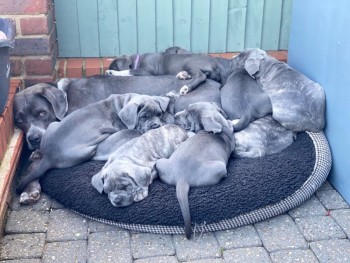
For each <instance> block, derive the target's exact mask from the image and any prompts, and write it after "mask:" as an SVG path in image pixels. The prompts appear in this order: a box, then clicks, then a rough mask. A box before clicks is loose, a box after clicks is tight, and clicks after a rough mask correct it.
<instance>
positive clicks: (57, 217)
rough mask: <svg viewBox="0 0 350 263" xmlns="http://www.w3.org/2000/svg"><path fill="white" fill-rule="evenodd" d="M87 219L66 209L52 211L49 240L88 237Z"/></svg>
mask: <svg viewBox="0 0 350 263" xmlns="http://www.w3.org/2000/svg"><path fill="white" fill-rule="evenodd" d="M87 225H88V222H87V219H85V218H83V217H81V216H79V215H77V214H74V213H73V212H70V211H68V210H66V209H58V210H53V211H51V213H50V217H49V225H48V229H47V241H48V242H54V241H66V240H81V239H86V238H87V235H88V233H87Z"/></svg>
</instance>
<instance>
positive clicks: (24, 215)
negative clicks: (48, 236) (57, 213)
mask: <svg viewBox="0 0 350 263" xmlns="http://www.w3.org/2000/svg"><path fill="white" fill-rule="evenodd" d="M48 219H49V212H48V211H34V210H20V211H11V212H10V214H9V217H8V219H7V222H6V226H5V233H6V234H13V233H38V232H46V230H47V222H48Z"/></svg>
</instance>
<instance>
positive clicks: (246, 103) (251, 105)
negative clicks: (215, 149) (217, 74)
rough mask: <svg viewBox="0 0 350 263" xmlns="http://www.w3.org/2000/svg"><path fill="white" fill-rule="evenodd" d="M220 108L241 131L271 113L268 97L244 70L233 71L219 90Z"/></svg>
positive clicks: (236, 128) (236, 130) (237, 129)
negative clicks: (234, 121)
mask: <svg viewBox="0 0 350 263" xmlns="http://www.w3.org/2000/svg"><path fill="white" fill-rule="evenodd" d="M221 106H222V109H223V110H224V111H225V113H226V114H227V116H228V118H229V119H231V120H237V122H236V123H234V125H233V127H234V129H235V132H238V131H241V130H243V129H244V128H246V127H247V126H248V124H249V123H250V122H252V121H254V120H256V119H259V118H261V117H264V116H266V115H268V114H271V113H272V105H271V101H270V98H269V96H268V95H267V94H266V93H265V92H264V91H263V90H262V89H261V87H260V86H259V84H258V83H257V82H256V81H255V79H253V78H252V77H251V76H250V75H249V74H248V72H247V71H246V70H245V69H237V70H234V71H233V72H232V73H231V74H230V76H229V77H228V78H227V81H226V84H225V85H224V86H223V87H222V88H221Z"/></svg>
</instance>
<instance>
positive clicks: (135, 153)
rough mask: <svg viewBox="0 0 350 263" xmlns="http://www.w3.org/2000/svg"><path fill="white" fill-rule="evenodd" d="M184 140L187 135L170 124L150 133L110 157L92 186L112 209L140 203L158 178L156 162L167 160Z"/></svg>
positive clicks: (93, 179)
mask: <svg viewBox="0 0 350 263" xmlns="http://www.w3.org/2000/svg"><path fill="white" fill-rule="evenodd" d="M187 138H188V135H187V132H186V131H185V130H184V129H182V128H180V127H179V126H176V125H173V124H167V125H164V126H162V127H160V128H158V129H154V130H150V131H148V132H146V133H145V134H143V135H142V136H140V137H138V138H136V139H133V140H131V141H129V142H127V143H125V144H124V145H122V146H121V147H119V148H118V149H117V150H116V151H115V152H114V153H113V154H111V155H110V156H109V158H108V161H107V162H106V164H105V165H104V166H103V168H102V170H101V171H100V172H99V173H98V174H96V175H94V176H93V177H92V179H91V183H92V185H93V186H94V187H95V188H96V190H97V191H98V192H99V193H102V192H105V193H107V194H108V198H109V200H110V201H111V203H112V205H114V206H117V207H120V206H127V205H130V204H131V203H133V202H139V201H141V200H143V199H144V198H146V197H147V195H148V187H149V185H150V184H151V183H152V182H153V180H154V179H155V178H156V177H157V171H156V170H155V167H154V166H155V163H156V161H157V160H158V159H160V158H169V157H170V155H171V154H172V153H173V152H174V151H175V149H176V148H177V147H178V146H179V144H180V143H181V142H183V141H185V140H186V139H187Z"/></svg>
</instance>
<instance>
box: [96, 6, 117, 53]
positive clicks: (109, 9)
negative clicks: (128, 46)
mask: <svg viewBox="0 0 350 263" xmlns="http://www.w3.org/2000/svg"><path fill="white" fill-rule="evenodd" d="M97 4H98V29H99V44H100V54H99V55H100V56H102V57H108V56H115V54H119V30H118V12H117V10H118V9H117V8H118V7H117V0H98V1H97Z"/></svg>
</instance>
